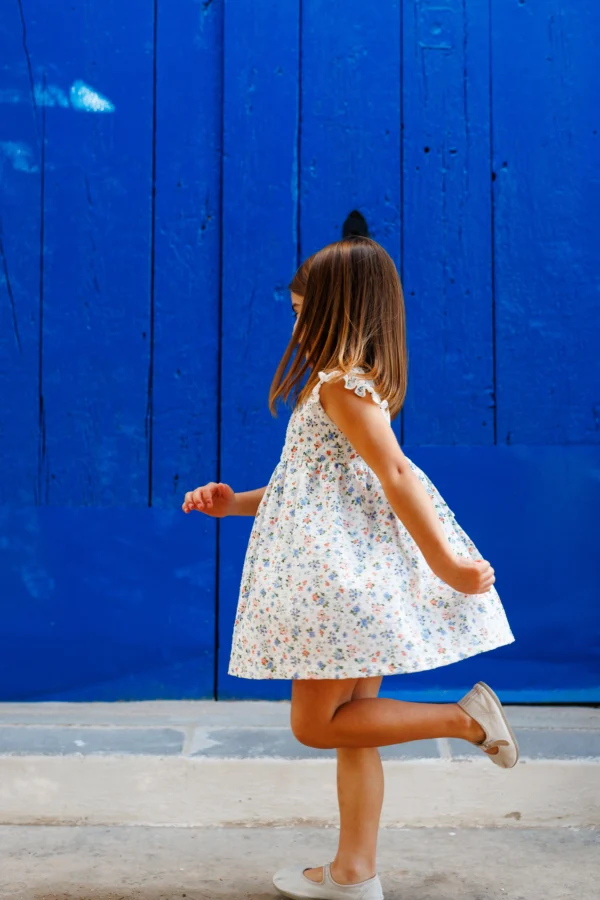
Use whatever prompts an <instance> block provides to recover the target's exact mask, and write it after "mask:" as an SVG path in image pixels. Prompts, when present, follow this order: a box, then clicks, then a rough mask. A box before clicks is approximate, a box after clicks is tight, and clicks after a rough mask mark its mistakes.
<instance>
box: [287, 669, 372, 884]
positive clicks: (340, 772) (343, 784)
mask: <svg viewBox="0 0 600 900" xmlns="http://www.w3.org/2000/svg"><path fill="white" fill-rule="evenodd" d="M380 685H381V678H362V679H360V681H358V682H357V683H356V687H355V688H354V691H353V693H352V698H353V699H354V700H356V699H360V698H363V699H364V698H374V697H377V694H378V693H379V687H380ZM337 760H338V765H337V788H338V802H339V806H340V839H339V845H338V851H337V853H336V856H335V860H334V862H333V863H332V866H331V874H332V876H333V878H334V880H335V881H337V883H338V884H357V883H358V882H361V881H366V880H367V879H368V878H372V877H373V875H375V874H376V871H377V836H378V833H379V821H380V818H381V808H382V806H383V766H382V765H381V757H380V756H379V750H378V749H377V748H376V747H367V748H349V749H341V750H338V751H337ZM305 875H306V876H307V878H310V879H311V880H312V881H316V882H320V881H322V880H323V869H322V868H319V869H309V870H307V871H306V872H305Z"/></svg>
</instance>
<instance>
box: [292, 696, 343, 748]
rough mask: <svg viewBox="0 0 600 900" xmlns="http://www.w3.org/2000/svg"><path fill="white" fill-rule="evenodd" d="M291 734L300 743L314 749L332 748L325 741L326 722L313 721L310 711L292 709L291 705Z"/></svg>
mask: <svg viewBox="0 0 600 900" xmlns="http://www.w3.org/2000/svg"><path fill="white" fill-rule="evenodd" d="M291 724H292V734H293V735H294V737H295V738H296V740H297V741H298V742H299V743H300V744H304V746H305V747H312V748H313V749H314V750H331V749H334V748H332V747H331V746H330V744H329V742H328V741H327V731H328V729H327V723H324V722H318V721H315V718H314V716H311V715H310V712H309V711H307V712H304V711H303V710H294V707H293V706H292V720H291Z"/></svg>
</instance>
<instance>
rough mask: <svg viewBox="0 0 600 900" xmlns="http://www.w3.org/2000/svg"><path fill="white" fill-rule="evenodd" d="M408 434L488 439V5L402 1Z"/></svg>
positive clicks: (433, 439) (431, 440) (453, 440)
mask: <svg viewBox="0 0 600 900" xmlns="http://www.w3.org/2000/svg"><path fill="white" fill-rule="evenodd" d="M403 54H404V67H403V71H404V86H403V89H404V100H403V106H404V287H405V293H406V301H407V315H408V340H409V353H410V375H409V392H408V400H407V404H406V409H405V419H404V421H405V440H406V442H407V443H410V444H457V443H462V444H489V443H493V442H494V414H493V404H494V387H493V331H492V323H493V315H492V278H491V272H492V259H491V199H490V198H491V185H490V178H491V163H490V131H489V128H490V123H489V16H488V4H487V3H482V2H480V0H445V2H444V3H443V4H440V3H439V2H438V0H420V2H413V0H410V2H408V0H405V2H404V37H403Z"/></svg>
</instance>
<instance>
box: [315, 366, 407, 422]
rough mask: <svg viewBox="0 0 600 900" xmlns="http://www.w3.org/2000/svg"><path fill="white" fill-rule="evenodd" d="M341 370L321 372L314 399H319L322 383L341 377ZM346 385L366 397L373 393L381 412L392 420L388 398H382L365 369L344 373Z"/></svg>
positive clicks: (372, 395) (350, 389) (374, 400)
mask: <svg viewBox="0 0 600 900" xmlns="http://www.w3.org/2000/svg"><path fill="white" fill-rule="evenodd" d="M340 375H341V372H340V371H339V370H337V369H334V371H333V372H319V380H318V382H317V383H316V385H315V386H314V388H313V391H312V399H313V401H318V400H319V397H320V393H321V385H322V384H324V383H325V382H326V381H332V380H333V379H334V378H336V377H337V378H339V377H340ZM344 387H345V388H346V390H348V391H354V393H355V394H357V395H358V396H359V397H366V395H367V393H369V394H370V395H371V397H372V398H373V402H374V403H376V404H377V406H378V407H379V408H380V409H381V412H382V413H383V414H384V416H385V417H386V419H387V420H388V422H389V421H390V411H389V409H388V402H387V400H382V399H381V397H380V396H379V394H378V393H377V391H376V390H375V385H374V384H373V382H372V381H370V380H369V379H367V378H365V376H364V371H363V369H353V370H352V371H351V372H348V373H347V374H345V375H344Z"/></svg>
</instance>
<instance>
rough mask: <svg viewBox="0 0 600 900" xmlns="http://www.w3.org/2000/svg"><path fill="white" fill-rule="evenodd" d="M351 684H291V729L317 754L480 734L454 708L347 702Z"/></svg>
mask: <svg viewBox="0 0 600 900" xmlns="http://www.w3.org/2000/svg"><path fill="white" fill-rule="evenodd" d="M355 685H356V681H354V682H351V681H345V680H340V681H333V680H313V681H294V682H292V730H293V732H294V734H295V736H296V738H297V739H298V740H299V741H300V742H301V743H303V744H307V745H309V746H311V747H317V748H319V749H322V750H330V749H347V748H365V747H387V746H389V745H391V744H401V743H404V742H406V741H418V740H423V739H427V738H438V737H454V738H462V739H463V740H465V741H470V742H471V743H475V744H476V743H479V742H480V741H482V740H484V738H485V733H484V731H483V729H482V728H481V726H480V725H479V724H478V723H477V722H475V720H474V719H472V718H471V716H469V715H468V713H466V712H465V711H464V710H463V709H462V708H461V707H460V706H458V704H455V703H448V704H443V703H405V702H404V701H402V700H388V699H385V698H380V697H377V698H359V699H356V700H353V699H352V692H353V689H354V686H355Z"/></svg>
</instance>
